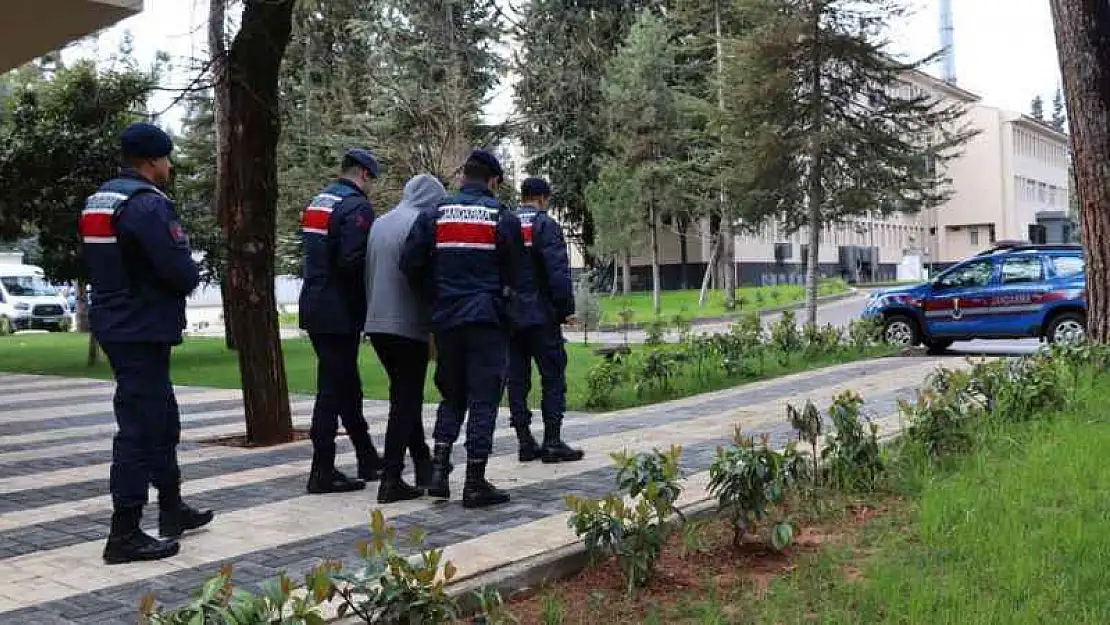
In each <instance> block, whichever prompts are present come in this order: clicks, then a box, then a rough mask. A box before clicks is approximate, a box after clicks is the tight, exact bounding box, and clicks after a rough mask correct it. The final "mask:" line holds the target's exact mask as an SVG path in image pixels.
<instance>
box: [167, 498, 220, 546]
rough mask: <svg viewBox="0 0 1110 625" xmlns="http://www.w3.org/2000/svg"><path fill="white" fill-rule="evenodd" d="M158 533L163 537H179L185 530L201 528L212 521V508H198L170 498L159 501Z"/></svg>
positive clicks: (178, 499) (213, 515)
mask: <svg viewBox="0 0 1110 625" xmlns="http://www.w3.org/2000/svg"><path fill="white" fill-rule="evenodd" d="M158 508H159V510H158V534H159V535H161V536H162V538H177V537H178V536H181V535H182V534H184V533H185V532H188V531H191V530H195V529H200V528H202V527H204V526H205V525H208V524H209V523H211V522H212V519H213V518H214V517H215V514H213V512H212V511H211V510H204V511H201V510H197V509H196V508H193V507H191V506H189V505H188V504H186V503H185V502H183V501H181V498H180V497H178V498H177V500H176V501H174V500H172V499H169V500H166V501H159V502H158Z"/></svg>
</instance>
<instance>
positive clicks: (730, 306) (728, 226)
mask: <svg viewBox="0 0 1110 625" xmlns="http://www.w3.org/2000/svg"><path fill="white" fill-rule="evenodd" d="M713 18H714V21H715V22H716V24H715V26H716V31H717V33H716V37H715V39H716V49H717V51H716V57H717V108H718V109H719V110H720V111H721V112H724V110H725V86H724V82H725V81H724V73H725V51H724V33H723V32H722V31H721V1H720V0H717V1H716V2H714V3H713ZM722 143H723V141H722ZM718 199H719V200H720V203H721V205H720V209H721V249H720V254H721V261H722V264H723V265H724V268H723V271H724V275H723V276H721V277H722V278H723V281H724V285H725V309H726V310H735V309H736V254H735V253H734V251H733V240H732V238H733V237H732V210H731V208H730V207H729V204H728V195H727V194H726V193H725V190H724V189H721V193H720V195H719V196H718Z"/></svg>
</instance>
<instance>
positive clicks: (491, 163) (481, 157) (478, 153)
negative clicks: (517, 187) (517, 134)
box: [466, 150, 505, 178]
mask: <svg viewBox="0 0 1110 625" xmlns="http://www.w3.org/2000/svg"><path fill="white" fill-rule="evenodd" d="M466 160H468V161H471V162H474V163H481V164H483V165H485V166H486V167H489V168H490V170H491V171H492V172H493V175H494V176H496V177H498V178H504V177H505V170H504V169H501V163H499V162H497V157H495V156H494V155H492V154H490V153H489V152H487V151H485V150H474V151H473V152H471V153H470V157H469V158H468V159H466Z"/></svg>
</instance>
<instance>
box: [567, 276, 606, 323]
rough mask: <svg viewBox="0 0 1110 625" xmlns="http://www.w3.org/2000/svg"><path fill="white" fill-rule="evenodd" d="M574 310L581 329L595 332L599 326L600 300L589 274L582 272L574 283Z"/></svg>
mask: <svg viewBox="0 0 1110 625" xmlns="http://www.w3.org/2000/svg"><path fill="white" fill-rule="evenodd" d="M574 310H575V316H576V317H577V318H578V325H579V326H580V327H582V328H583V329H585V330H596V329H597V327H598V326H599V325H600V324H601V300H600V299H598V296H597V292H596V291H594V288H593V275H592V274H591V273H590V272H584V273H583V274H582V275H580V276H579V277H578V279H577V280H575V282H574Z"/></svg>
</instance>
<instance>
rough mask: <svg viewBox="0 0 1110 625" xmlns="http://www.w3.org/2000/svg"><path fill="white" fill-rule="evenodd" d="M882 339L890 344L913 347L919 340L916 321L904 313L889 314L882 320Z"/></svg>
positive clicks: (919, 335)
mask: <svg viewBox="0 0 1110 625" xmlns="http://www.w3.org/2000/svg"><path fill="white" fill-rule="evenodd" d="M883 340H884V341H886V342H887V343H889V344H890V345H897V346H899V347H913V346H914V345H917V344H918V343H920V342H921V333H920V332H919V331H918V330H917V323H915V322H914V320H913V319H910V318H909V317H907V316H905V315H890V316H889V317H887V318H886V319H885V320H884V321H883Z"/></svg>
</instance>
